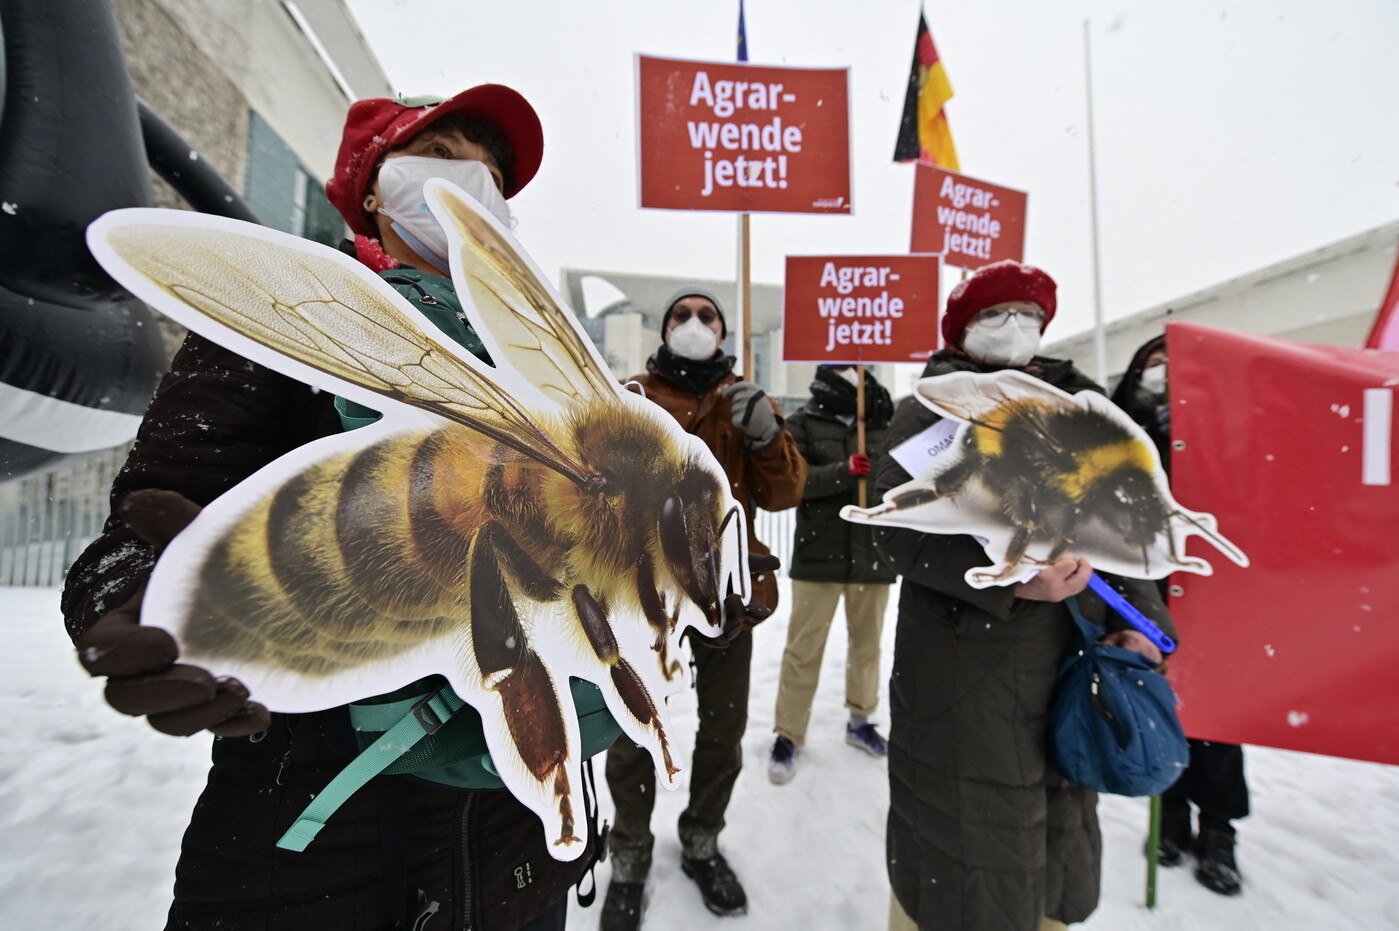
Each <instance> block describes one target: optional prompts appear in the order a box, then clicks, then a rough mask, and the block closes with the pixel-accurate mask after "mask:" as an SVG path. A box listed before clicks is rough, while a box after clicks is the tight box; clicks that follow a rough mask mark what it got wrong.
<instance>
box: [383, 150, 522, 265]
mask: <svg viewBox="0 0 1399 931" xmlns="http://www.w3.org/2000/svg"><path fill="white" fill-rule="evenodd" d="M432 178H443V179H445V180H447V181H450V182H452V183H453V184H455V185H456V186H457V187H459V188H461V189H462V190H463V191H465V192H466V193H468V194H470V195H471V196H472V197H474V198H475V199H476V200H477V201H479V202H480V204H481V206H483V207H485V208H486V209H487V210H488V211H490V212H491V214H492V215H494V216H495V218H496V219H497V220H499V221H500V222H501V223H503V224H505V225H506V226H509V225H510V206H509V205H508V204H506V203H505V196H504V195H503V194H501V193H500V188H498V187H496V185H495V178H493V177H491V170H490V169H489V168H487V167H486V164H485V162H478V161H475V160H474V159H447V158H424V157H422V156H418V155H402V156H399V157H398V158H391V159H388V160H386V161H385V162H384V164H383V165H381V166H379V193H380V194H381V195H382V196H383V200H384V203H383V205H382V206H381V207H380V208H379V212H380V213H382V214H383V215H384V216H386V217H388V218H389V219H390V220H392V221H393V228H394V232H396V233H398V235H399V236H401V237H403V241H404V242H405V243H407V245H408V248H410V249H412V250H413V251H414V252H416V253H418V254H419V255H421V256H422V257H423V258H425V259H430V260H432V261H433V262H435V263H437V266H438V268H439V269H441V270H443V271H446V270H447V268H448V267H449V262H448V261H447V231H446V230H444V229H443V228H442V226H441V224H439V223H438V222H437V219H436V218H435V217H434V216H433V215H432V211H431V210H429V209H428V206H427V201H426V200H425V199H424V197H423V185H425V184H426V183H427V182H428V181H429V180H430V179H432Z"/></svg>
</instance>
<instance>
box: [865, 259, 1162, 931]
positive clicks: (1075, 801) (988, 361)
mask: <svg viewBox="0 0 1399 931" xmlns="http://www.w3.org/2000/svg"><path fill="white" fill-rule="evenodd" d="M1055 292H1056V287H1055V284H1054V279H1053V278H1051V277H1049V275H1047V274H1045V273H1044V272H1042V271H1040V270H1039V269H1037V268H1032V267H1030V266H1028V265H1021V264H1020V263H1018V262H997V263H995V264H993V265H987V266H985V267H983V268H981V269H979V270H978V271H977V272H976V273H975V274H973V275H972V276H971V277H969V278H968V279H966V280H965V281H963V282H962V283H961V284H959V285H958V286H957V287H956V288H955V289H954V290H953V291H952V293H951V294H950V295H949V296H948V299H947V309H946V312H945V313H944V314H943V318H942V335H943V338H944V340H945V347H944V348H943V349H940V350H938V351H937V352H935V353H933V354H932V356H931V357H930V358H929V360H928V367H927V369H926V370H925V371H924V372H923V374H924V376H931V375H943V374H947V373H950V372H986V373H990V372H997V371H1004V370H1007V369H1017V370H1019V371H1022V372H1026V373H1028V374H1030V375H1033V376H1035V377H1036V378H1039V379H1041V380H1043V381H1045V382H1047V383H1049V384H1051V385H1053V386H1054V387H1056V388H1059V389H1061V390H1063V391H1067V392H1069V393H1070V394H1073V393H1076V392H1079V391H1085V390H1087V391H1098V392H1102V390H1103V389H1102V388H1100V387H1099V386H1098V385H1096V384H1094V383H1093V382H1092V381H1091V380H1090V379H1089V378H1088V377H1087V376H1086V375H1084V374H1083V373H1082V372H1080V371H1079V370H1078V369H1076V368H1074V366H1073V363H1071V362H1069V361H1067V360H1063V359H1049V358H1045V357H1044V356H1041V355H1039V346H1040V338H1041V336H1042V334H1043V333H1044V330H1045V328H1046V327H1047V326H1048V325H1049V322H1050V321H1051V320H1053V319H1054V310H1055V304H1056V295H1055ZM937 419H938V418H937V415H936V414H934V413H933V412H932V411H931V410H929V409H928V408H926V407H924V406H923V405H922V404H920V403H918V402H917V400H916V399H914V398H909V399H907V400H905V401H904V402H903V403H902V404H901V405H900V406H899V408H898V410H897V411H896V412H895V414H894V419H893V421H892V422H891V423H890V424H889V432H888V434H887V436H886V438H885V442H886V448H889V449H892V448H893V447H895V446H897V445H898V444H899V443H902V442H903V441H905V440H907V439H910V438H911V437H914V436H917V435H918V434H920V433H922V432H923V431H924V430H926V429H928V428H929V427H931V426H933V425H934V423H936V421H937ZM909 478H910V476H909V474H908V473H907V472H905V471H904V469H903V467H902V466H900V465H899V464H898V462H897V461H896V460H895V459H894V458H893V457H891V456H886V457H884V458H883V460H882V461H881V463H880V465H879V468H878V470H877V471H876V473H875V496H876V498H875V499H876V500H878V497H879V496H881V495H883V494H884V493H886V492H888V491H889V490H890V489H891V488H894V487H895V486H897V485H901V484H903V483H904V482H906V481H908V480H909ZM875 546H876V547H877V548H878V549H879V550H880V552H881V553H883V555H884V557H885V559H887V560H888V562H889V563H890V564H891V565H892V566H893V568H894V570H895V571H896V572H898V573H899V575H901V576H903V585H902V588H901V589H900V594H899V608H898V627H897V631H896V634H895V639H894V662H893V673H892V675H891V677H890V681H889V715H890V731H889V822H888V829H887V834H886V839H887V846H886V850H887V854H886V857H887V861H888V864H887V865H888V872H889V881H890V884H891V885H892V887H893V894H894V898H893V902H892V903H891V906H890V920H889V927H890V929H891V931H906V929H910V928H923V929H929V928H939V929H942V928H947V929H972V928H1003V929H1007V931H1036V929H1056V928H1063V927H1064V926H1065V925H1066V924H1072V923H1074V922H1079V921H1083V920H1084V919H1086V918H1087V917H1088V916H1089V915H1090V914H1091V913H1092V912H1093V910H1094V909H1095V908H1096V907H1097V904H1098V885H1099V872H1100V867H1101V859H1102V840H1101V836H1100V834H1099V831H1098V815H1097V802H1098V799H1097V794H1096V793H1095V792H1093V791H1092V790H1091V789H1086V788H1084V787H1083V786H1079V785H1075V784H1074V783H1071V782H1069V781H1067V780H1066V779H1065V778H1064V777H1063V776H1062V775H1061V774H1060V773H1059V771H1058V770H1057V769H1056V768H1055V766H1054V764H1053V762H1052V761H1051V760H1050V757H1049V754H1048V746H1047V741H1046V731H1047V719H1048V715H1049V705H1050V696H1051V694H1052V692H1053V689H1054V682H1055V678H1056V674H1057V672H1058V669H1059V664H1060V662H1061V661H1062V660H1063V659H1064V657H1065V656H1066V655H1067V653H1068V651H1069V650H1070V648H1071V643H1072V640H1073V631H1074V625H1073V622H1072V620H1071V617H1070V614H1069V610H1068V608H1067V607H1066V606H1065V605H1064V604H1063V603H1062V602H1063V601H1064V600H1065V599H1066V598H1068V597H1069V596H1071V595H1078V596H1079V604H1080V607H1081V608H1082V609H1083V613H1084V614H1085V615H1087V616H1088V617H1089V618H1091V619H1092V620H1094V621H1095V622H1096V623H1099V624H1105V626H1107V627H1108V628H1109V629H1114V628H1115V627H1122V626H1125V625H1123V624H1121V623H1120V622H1118V619H1117V617H1116V615H1115V614H1113V615H1111V616H1109V614H1110V612H1108V611H1107V610H1106V609H1105V606H1104V605H1103V602H1102V601H1101V600H1100V599H1099V598H1098V597H1097V596H1096V595H1094V594H1093V593H1092V592H1091V591H1086V590H1085V588H1086V586H1087V584H1088V577H1089V575H1090V574H1091V572H1092V567H1091V566H1090V565H1089V563H1088V560H1086V559H1083V558H1081V557H1075V556H1074V555H1073V554H1071V553H1069V554H1065V555H1064V556H1062V557H1060V558H1059V559H1058V560H1057V561H1055V562H1054V563H1052V564H1050V565H1046V566H1044V567H1043V568H1042V569H1041V570H1040V572H1039V574H1038V575H1036V576H1034V577H1033V578H1032V579H1030V580H1029V581H1027V582H1021V583H1018V584H1012V585H1005V586H999V587H997V586H992V587H990V588H985V589H974V588H972V587H971V586H969V585H968V584H967V582H966V579H965V573H966V572H967V570H968V569H970V568H972V567H973V566H978V565H983V566H984V565H987V564H989V563H990V562H991V560H990V559H989V557H987V556H986V553H985V551H984V550H983V549H982V548H981V544H979V543H978V542H977V541H976V540H975V539H973V538H972V537H971V536H968V535H956V534H930V533H922V532H920V531H916V530H909V529H897V528H882V527H881V528H876V530H875ZM1111 581H1112V582H1113V584H1114V585H1115V586H1116V587H1118V588H1119V589H1120V590H1121V591H1122V592H1123V593H1124V594H1125V595H1126V597H1127V599H1128V600H1129V601H1131V602H1132V603H1133V604H1134V605H1136V606H1137V607H1138V608H1139V609H1140V610H1141V611H1142V612H1143V613H1144V614H1146V615H1147V616H1148V617H1150V618H1151V619H1152V620H1153V621H1156V622H1157V624H1159V625H1160V626H1161V627H1162V628H1163V629H1165V630H1167V631H1168V632H1169V634H1170V635H1171V636H1172V637H1174V636H1175V628H1174V627H1173V626H1172V625H1171V623H1170V619H1169V617H1168V615H1167V614H1166V612H1165V608H1164V606H1163V605H1162V603H1161V599H1160V595H1159V594H1158V593H1157V591H1156V587H1155V585H1154V584H1152V583H1151V582H1146V581H1141V580H1133V579H1117V578H1115V577H1113V578H1112V579H1111ZM1105 639H1106V640H1107V641H1108V642H1110V643H1113V644H1115V645H1117V646H1121V647H1125V648H1127V649H1131V650H1136V651H1137V652H1139V653H1143V654H1145V655H1147V656H1150V657H1152V659H1153V660H1154V661H1155V662H1160V660H1161V656H1160V653H1159V652H1157V651H1156V648H1155V647H1154V646H1153V645H1152V644H1151V643H1150V641H1148V640H1147V639H1146V637H1145V636H1143V635H1142V634H1140V633H1137V632H1136V631H1125V630H1117V629H1114V632H1113V633H1110V634H1108V635H1107V638H1105ZM1153 654H1154V655H1153Z"/></svg>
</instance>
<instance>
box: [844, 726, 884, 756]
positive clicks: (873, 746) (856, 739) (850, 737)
mask: <svg viewBox="0 0 1399 931" xmlns="http://www.w3.org/2000/svg"><path fill="white" fill-rule="evenodd" d="M845 742H846V743H848V744H850V746H852V747H856V748H858V749H860V750H863V751H865V752H866V753H868V754H869V755H870V756H872V757H876V758H878V759H881V760H882V759H884V758H885V757H886V756H888V755H889V742H888V741H887V740H885V739H884V738H883V737H881V736H880V734H879V731H877V730H875V729H874V725H873V724H869V723H866V724H861V725H860V726H859V727H856V726H855V725H853V724H846V725H845Z"/></svg>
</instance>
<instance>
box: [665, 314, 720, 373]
mask: <svg viewBox="0 0 1399 931" xmlns="http://www.w3.org/2000/svg"><path fill="white" fill-rule="evenodd" d="M666 344H667V345H668V346H670V351H671V352H673V353H675V354H676V355H677V356H683V357H684V358H686V359H694V360H695V361H696V362H703V361H704V360H706V359H708V358H710V357H712V356H713V355H714V351H715V350H716V349H718V348H719V334H718V333H715V332H714V331H713V330H711V329H710V328H709V327H707V326H705V325H704V324H703V323H701V322H700V319H699V318H698V317H691V318H690V319H689V320H686V321H685V322H684V323H682V324H680V325H679V326H678V327H676V328H675V329H673V330H671V331H670V336H669V338H667V339H666Z"/></svg>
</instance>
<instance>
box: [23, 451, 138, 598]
mask: <svg viewBox="0 0 1399 931" xmlns="http://www.w3.org/2000/svg"><path fill="white" fill-rule="evenodd" d="M129 448H130V447H127V446H120V447H117V448H116V449H111V450H107V451H106V452H102V453H98V454H97V455H95V456H93V457H91V458H89V459H85V460H83V461H82V462H79V463H75V464H73V465H70V466H66V467H64V468H61V469H57V470H55V471H53V472H48V473H45V474H43V475H36V476H32V477H30V478H23V479H20V480H19V481H16V482H8V483H6V484H4V485H0V585H27V586H43V587H48V586H55V585H62V584H63V577H64V575H65V574H66V573H67V572H68V567H69V566H70V565H72V564H73V560H75V559H77V558H78V554H79V553H81V552H82V551H83V549H84V548H86V547H87V545H88V544H89V543H91V542H92V541H93V540H94V539H96V537H97V535H98V534H100V533H101V532H102V525H103V523H105V522H106V520H107V515H108V513H109V506H108V502H107V496H108V493H109V492H110V490H111V487H112V479H113V477H115V475H116V473H117V470H118V469H120V468H121V464H122V463H123V462H124V461H126V454H127V451H128V449H129Z"/></svg>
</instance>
